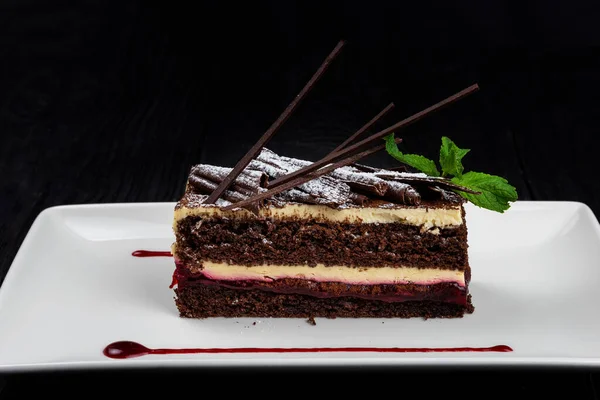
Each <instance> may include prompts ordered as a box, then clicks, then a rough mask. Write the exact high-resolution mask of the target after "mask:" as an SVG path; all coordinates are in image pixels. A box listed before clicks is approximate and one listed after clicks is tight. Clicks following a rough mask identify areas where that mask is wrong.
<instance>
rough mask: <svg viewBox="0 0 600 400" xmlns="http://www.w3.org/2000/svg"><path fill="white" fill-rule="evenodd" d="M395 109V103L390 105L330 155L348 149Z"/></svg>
mask: <svg viewBox="0 0 600 400" xmlns="http://www.w3.org/2000/svg"><path fill="white" fill-rule="evenodd" d="M392 108H394V103H390V104H388V106H387V107H386V108H384V109H383V110H381V111H380V112H379V114H377V115H376V116H374V117H373V119H372V120H370V121H369V122H367V123H366V124H365V126H363V127H362V128H360V129H359V130H357V131H356V132H355V133H354V134H353V135H352V136H350V137H349V138H348V139H346V140H344V142H343V143H342V144H340V145H339V146H338V147H336V148H335V149H333V150H332V151H331V152H330V153H329V154H328V155H331V154H333V153H336V152H338V151H340V150H342V149H343V148H344V147H346V146H347V145H348V144H349V143H351V142H352V141H353V140H354V139H356V138H357V137H359V136H360V135H362V134H363V133H364V132H365V131H366V130H367V129H369V128H370V127H371V126H372V125H373V124H374V123H375V122H377V121H378V120H380V119H381V118H383V116H384V115H385V114H387V113H388V112H390V110H391V109H392Z"/></svg>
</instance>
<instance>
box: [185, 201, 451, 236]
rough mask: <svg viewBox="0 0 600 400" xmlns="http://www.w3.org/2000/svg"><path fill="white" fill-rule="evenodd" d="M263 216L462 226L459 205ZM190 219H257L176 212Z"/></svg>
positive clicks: (303, 210) (283, 210)
mask: <svg viewBox="0 0 600 400" xmlns="http://www.w3.org/2000/svg"><path fill="white" fill-rule="evenodd" d="M259 214H260V216H261V217H267V218H269V217H270V218H275V219H282V218H299V219H315V220H318V221H328V222H347V223H363V224H372V223H380V224H381V223H383V224H385V223H394V222H400V223H404V224H409V225H415V226H419V227H422V228H423V229H425V230H426V229H431V228H447V227H456V226H459V225H462V223H463V220H462V209H461V206H460V205H457V206H456V207H453V208H426V207H415V208H392V207H390V208H385V207H364V208H343V209H334V208H330V207H327V206H321V205H312V204H311V205H307V204H289V205H286V206H284V207H280V208H278V207H269V208H263V209H261V210H260V211H259ZM188 216H202V217H226V218H232V219H234V218H254V214H252V213H251V212H249V211H247V210H243V209H236V210H230V211H223V210H221V209H220V208H219V207H216V206H203V207H193V208H187V207H181V208H178V209H176V210H175V216H174V222H175V223H176V222H177V221H179V220H181V219H184V218H186V217H188Z"/></svg>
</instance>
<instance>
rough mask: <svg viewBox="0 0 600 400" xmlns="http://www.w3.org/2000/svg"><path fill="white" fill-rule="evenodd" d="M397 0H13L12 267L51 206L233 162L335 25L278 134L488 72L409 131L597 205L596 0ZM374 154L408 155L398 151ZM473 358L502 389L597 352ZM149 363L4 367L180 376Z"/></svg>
mask: <svg viewBox="0 0 600 400" xmlns="http://www.w3.org/2000/svg"><path fill="white" fill-rule="evenodd" d="M403 3H404V2H400V1H372V0H370V1H367V2H326V1H322V2H316V1H297V2H292V1H270V2H256V3H255V2H244V3H242V4H240V5H238V4H235V3H233V2H220V1H204V2H193V4H192V3H189V4H188V3H183V2H163V4H162V5H153V4H151V3H149V2H143V1H90V0H85V1H77V2H67V1H52V2H48V1H30V0H22V1H18V0H12V1H6V0H4V1H0V135H1V141H0V172H1V176H2V179H1V180H0V193H1V197H0V278H2V279H3V277H4V275H5V273H6V271H7V270H8V268H9V267H10V264H11V262H12V259H13V257H14V255H15V253H16V251H17V250H18V247H19V246H20V244H21V242H22V240H23V238H24V236H25V234H26V233H27V231H28V229H29V227H30V225H31V223H32V222H33V220H34V219H35V217H36V216H37V214H38V213H39V212H40V211H41V210H43V209H44V208H46V207H50V206H54V205H60V204H76V203H99V202H100V203H104V202H157V201H175V200H176V199H177V198H178V196H179V195H180V194H181V192H182V189H183V185H184V181H185V179H186V174H187V172H188V169H189V167H190V165H192V164H194V163H200V162H206V163H214V164H219V165H226V166H233V164H235V162H236V161H237V160H238V159H239V158H240V157H241V156H242V155H243V154H244V153H245V152H246V151H247V150H248V148H249V147H250V146H251V145H252V144H253V143H254V142H255V141H256V140H257V139H258V138H259V137H260V135H261V134H262V133H263V132H264V131H265V130H266V129H267V128H268V126H269V125H270V124H271V123H272V122H273V121H274V120H275V119H276V118H277V116H278V115H279V113H280V112H281V111H282V110H283V109H284V108H285V107H286V106H287V104H288V103H289V102H290V101H291V99H292V98H293V97H294V96H295V95H296V94H297V93H298V91H299V90H300V89H301V87H302V86H303V85H304V84H305V82H306V81H307V80H308V79H309V77H310V76H311V75H312V74H313V73H314V71H315V70H316V68H317V67H318V66H319V64H320V63H321V62H322V60H323V59H324V57H325V56H326V55H327V54H328V53H329V52H330V51H331V50H332V49H333V47H334V46H335V44H336V43H337V42H338V41H339V40H340V39H344V40H346V41H347V44H346V46H345V47H344V49H343V51H342V53H341V54H340V56H339V57H338V58H337V59H336V60H335V62H334V63H333V64H332V65H331V67H330V68H329V70H328V71H327V73H326V74H325V76H324V77H323V79H322V80H321V81H319V82H318V84H317V86H316V87H315V88H314V90H313V91H312V92H311V93H310V94H309V96H308V97H307V98H306V100H305V101H304V102H303V103H302V104H301V106H300V107H299V108H298V110H297V112H295V113H294V115H293V116H292V118H291V119H290V120H289V121H288V122H287V123H286V124H285V125H284V126H283V128H282V129H281V131H280V132H279V133H278V134H277V135H276V136H275V137H274V138H273V140H272V141H271V142H270V143H269V145H268V147H270V148H271V149H272V150H275V151H276V152H280V153H285V154H287V155H290V156H296V157H303V158H307V159H310V160H316V159H318V158H319V157H321V156H323V155H325V154H327V153H328V151H330V150H331V149H333V148H334V147H335V146H336V145H337V144H339V143H340V142H342V141H343V140H344V139H345V138H346V137H348V136H349V135H350V134H351V133H353V132H354V131H355V130H356V129H358V128H359V127H360V126H362V125H363V124H364V123H365V122H366V121H367V120H369V119H370V118H371V117H372V116H373V115H375V114H376V113H377V112H378V111H379V110H381V109H382V108H383V107H385V105H387V104H388V103H389V102H390V101H393V102H395V103H396V108H395V110H394V111H393V112H392V113H391V114H389V115H388V116H387V117H386V118H385V120H384V121H382V124H381V125H379V127H381V128H382V127H385V126H387V125H390V124H392V123H394V122H396V121H398V120H400V119H402V118H404V117H406V116H408V115H410V114H412V113H414V112H417V111H419V110H421V109H422V108H425V107H427V106H429V105H431V104H433V103H435V102H437V101H439V100H441V99H443V98H445V97H447V96H449V95H451V94H453V93H454V92H457V91H459V90H461V89H463V88H465V87H467V86H469V85H471V84H473V83H478V84H479V85H480V87H481V90H480V91H479V92H478V93H476V94H474V95H471V96H469V97H468V98H466V99H465V100H462V101H460V102H459V103H457V104H455V105H453V106H451V107H449V108H446V109H444V110H443V111H440V112H438V113H436V114H434V115H432V116H431V117H429V118H427V119H426V120H423V121H421V122H419V123H417V124H415V125H413V126H411V127H409V128H408V129H406V130H403V131H401V132H398V133H397V135H398V136H401V137H403V138H404V143H403V144H402V147H403V148H404V149H405V150H407V151H412V152H417V153H422V154H425V155H427V156H429V157H430V158H435V157H436V155H437V152H438V148H439V144H440V137H441V136H442V135H447V136H449V137H451V138H452V139H453V140H454V141H455V142H456V143H457V144H458V145H459V146H460V147H465V148H470V149H472V151H471V152H470V153H469V154H468V155H467V157H466V158H465V159H464V163H465V167H466V169H468V170H476V171H483V172H487V173H491V174H496V175H501V176H504V177H506V178H508V179H509V181H510V182H511V183H512V184H513V185H515V186H516V187H517V190H518V192H519V197H520V199H522V200H529V199H533V200H573V201H581V202H584V203H586V204H588V205H589V206H590V207H591V208H592V210H593V211H594V212H595V213H596V215H598V212H600V190H599V186H598V181H597V169H598V163H597V161H598V155H597V154H598V147H597V146H596V144H597V142H598V134H599V130H600V129H599V128H598V122H599V120H600V113H599V110H600V68H599V67H600V47H598V46H599V45H600V25H599V23H598V21H599V20H600V18H599V17H600V5H598V2H596V1H589V2H583V1H568V2H565V1H541V0H540V1H532V2H519V1H496V2H477V1H472V2H466V1H452V2H410V3H409V5H405V4H403ZM368 162H369V163H372V164H375V165H379V166H384V167H385V166H392V165H395V163H394V161H393V160H392V159H391V158H389V157H388V156H386V155H385V154H377V155H375V156H372V157H370V158H369V160H368ZM0 324H1V321H0ZM465 373H466V372H454V373H452V374H450V375H446V374H442V373H438V372H435V373H434V372H429V373H427V374H425V372H419V373H413V374H411V375H406V373H405V371H389V370H385V371H353V372H347V374H348V375H346V373H345V374H344V375H343V377H345V378H341V379H340V378H339V377H336V378H333V377H331V376H330V372H328V371H320V372H312V373H309V376H307V375H306V374H307V372H306V371H304V373H300V372H299V371H296V372H293V373H283V374H282V373H281V372H279V373H277V374H274V371H270V372H269V373H268V374H267V373H264V374H263V373H260V374H258V379H261V381H262V382H264V381H265V380H269V379H277V380H279V381H283V382H288V383H289V384H290V385H292V384H294V382H296V380H298V379H302V380H303V382H306V381H307V379H309V378H317V377H319V378H320V380H321V381H330V380H333V381H337V382H338V383H343V382H348V381H351V380H354V379H357V380H358V379H363V381H361V382H365V384H364V385H365V387H367V386H370V387H377V386H374V385H381V381H382V379H384V380H389V379H393V381H394V382H398V383H402V382H408V383H412V382H414V381H415V379H420V378H427V379H432V377H431V376H426V375H430V374H434V375H435V378H436V379H441V380H442V384H440V385H437V386H436V387H437V388H438V389H439V390H440V393H442V392H443V391H444V388H449V387H454V386H455V381H456V380H457V379H465V375H464V374H465ZM158 374H159V375H161V374H166V372H163V373H161V372H160V371H159V372H158ZM256 375H257V374H256V373H254V374H249V372H245V373H240V374H234V375H233V376H234V377H235V379H242V378H247V377H249V376H252V377H254V378H257V376H256ZM200 376H202V375H201V374H197V375H196V374H194V373H193V372H192V373H190V372H188V375H187V378H189V379H192V380H193V379H199V378H197V377H200ZM211 376H213V378H211V379H216V377H219V376H221V375H219V374H213V375H211ZM348 376H349V377H351V378H350V380H349V379H347V377H348ZM468 376H469V377H471V378H470V379H472V380H473V381H479V382H481V384H482V385H486V386H488V387H494V392H498V393H506V394H514V393H520V394H536V395H539V396H541V395H553V394H554V395H555V394H557V393H561V391H565V392H566V393H569V395H570V396H574V397H571V398H595V393H596V391H597V390H600V386H599V385H600V378H599V375H598V374H596V373H595V372H594V371H589V370H583V371H582V370H576V371H573V370H570V371H559V372H557V371H552V372H550V371H532V370H525V371H493V372H489V371H484V372H478V373H476V371H471V372H469V373H468ZM473 377H475V378H473ZM187 378H186V379H187ZM254 378H253V379H254ZM153 379H154V383H153V385H149V384H147V383H148V378H147V377H146V376H145V375H144V374H106V373H104V374H99V373H86V374H83V375H80V374H76V375H73V374H52V375H39V374H36V375H33V374H26V375H17V376H5V377H4V378H0V393H1V394H3V395H7V396H9V397H10V396H11V395H12V396H13V397H14V396H17V395H19V396H20V395H23V394H24V393H30V392H31V391H33V390H37V389H40V388H42V389H43V390H45V391H46V393H59V394H61V395H65V394H70V393H75V392H78V391H79V388H80V387H86V388H90V387H91V388H94V390H95V391H98V390H99V391H102V390H104V391H105V392H102V393H106V394H108V393H112V392H113V391H114V388H113V384H114V382H121V383H126V384H127V385H129V389H130V390H137V391H138V392H137V393H138V394H141V393H145V392H143V390H147V391H153V390H154V389H155V388H156V386H157V385H158V386H159V387H163V386H161V385H164V387H168V384H169V382H171V381H172V380H173V379H175V378H174V377H173V376H171V377H170V378H169V377H164V376H162V375H161V376H159V377H157V378H153ZM183 379H184V378H177V380H178V381H182V380H183ZM469 381H470V380H466V382H469ZM594 381H595V385H596V386H595V387H594ZM106 382H113V384H109V385H107V384H106ZM160 382H164V383H163V384H161V383H160ZM434 389H435V388H433V387H432V388H430V389H429V390H434ZM179 390H180V389H179ZM228 390H230V391H231V390H234V388H233V387H230V388H229V389H228ZM140 391H141V392H140ZM308 393H310V391H308V392H307V394H308Z"/></svg>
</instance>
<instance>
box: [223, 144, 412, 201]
mask: <svg viewBox="0 0 600 400" xmlns="http://www.w3.org/2000/svg"><path fill="white" fill-rule="evenodd" d="M401 141H402V139H400V138H396V143H400V142H401ZM384 148H385V144H380V145H379V146H375V147H373V148H371V149H369V150H364V151H362V152H360V153H358V154H354V155H352V156H350V157H347V158H344V159H342V160H339V161H337V162H336V163H333V164H330V165H328V166H326V167H324V168H321V169H319V170H317V171H314V172H312V173H310V174H306V175H304V176H301V177H299V178H296V179H293V180H291V181H288V182H286V183H282V184H281V185H279V186H277V187H276V188H273V189H269V190H267V191H266V192H262V193H259V194H257V195H254V196H252V197H250V198H249V199H246V200H243V201H240V202H237V203H233V204H230V205H228V206H226V207H223V208H222V210H225V211H227V210H232V209H234V208H238V207H248V206H250V205H252V203H255V202H257V201H260V200H264V199H267V198H269V197H272V196H274V195H276V194H278V193H281V192H283V191H285V190H288V189H292V188H294V187H296V186H299V185H302V184H303V183H306V182H309V181H312V180H313V179H316V178H318V177H320V176H322V175H325V174H328V173H330V172H331V171H333V170H335V169H338V168H341V167H345V166H346V165H348V164H352V163H354V162H356V161H358V160H360V159H361V158H363V157H366V156H368V155H371V154H373V153H375V152H377V151H379V150H383V149H384Z"/></svg>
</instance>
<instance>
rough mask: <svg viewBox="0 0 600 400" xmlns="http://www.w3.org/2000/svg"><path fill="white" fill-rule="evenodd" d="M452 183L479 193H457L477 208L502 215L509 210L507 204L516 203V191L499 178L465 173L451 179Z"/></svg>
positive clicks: (480, 173)
mask: <svg viewBox="0 0 600 400" xmlns="http://www.w3.org/2000/svg"><path fill="white" fill-rule="evenodd" d="M452 182H454V183H456V184H457V185H462V186H465V187H467V188H469V189H473V190H475V191H478V192H481V194H470V193H464V192H459V194H460V195H461V196H462V197H464V198H465V199H467V200H469V201H470V202H471V203H473V204H475V205H476V206H478V207H482V208H487V209H488V210H492V211H498V212H500V213H503V212H504V211H506V210H508V209H509V208H510V204H509V202H512V201H517V197H518V196H517V190H516V189H515V187H514V186H511V185H510V184H509V183H508V181H507V180H506V179H504V178H502V177H500V176H495V175H488V174H484V173H482V172H467V173H466V174H464V175H462V176H461V177H457V176H456V177H454V178H452Z"/></svg>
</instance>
